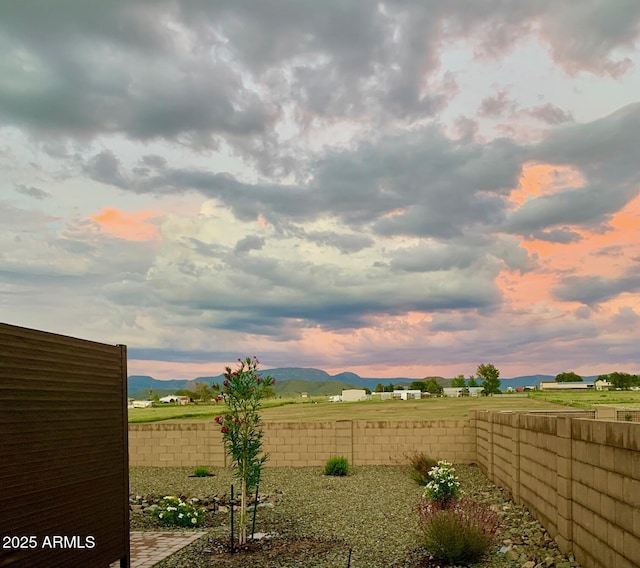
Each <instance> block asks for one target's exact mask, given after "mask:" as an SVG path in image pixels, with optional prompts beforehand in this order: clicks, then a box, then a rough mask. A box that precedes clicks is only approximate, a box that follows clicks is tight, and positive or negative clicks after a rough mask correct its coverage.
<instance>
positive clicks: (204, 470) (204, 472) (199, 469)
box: [193, 466, 211, 477]
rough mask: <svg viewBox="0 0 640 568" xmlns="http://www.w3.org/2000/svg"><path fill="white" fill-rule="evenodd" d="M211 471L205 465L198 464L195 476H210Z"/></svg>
mask: <svg viewBox="0 0 640 568" xmlns="http://www.w3.org/2000/svg"><path fill="white" fill-rule="evenodd" d="M210 475H211V472H210V471H209V470H208V469H207V468H206V467H204V466H198V467H196V469H194V470H193V476H194V477H209V476H210Z"/></svg>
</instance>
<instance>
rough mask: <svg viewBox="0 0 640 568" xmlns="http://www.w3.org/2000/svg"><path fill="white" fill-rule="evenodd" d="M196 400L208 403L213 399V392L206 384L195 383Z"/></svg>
mask: <svg viewBox="0 0 640 568" xmlns="http://www.w3.org/2000/svg"><path fill="white" fill-rule="evenodd" d="M195 392H196V399H197V400H201V401H203V402H209V401H210V400H211V399H212V398H213V396H214V395H213V391H212V390H211V389H210V388H209V385H208V384H207V383H196V391H195Z"/></svg>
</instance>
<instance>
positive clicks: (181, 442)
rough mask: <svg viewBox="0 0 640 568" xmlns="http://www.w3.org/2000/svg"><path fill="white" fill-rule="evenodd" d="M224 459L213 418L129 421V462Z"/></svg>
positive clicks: (152, 463)
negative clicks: (136, 422) (178, 420)
mask: <svg viewBox="0 0 640 568" xmlns="http://www.w3.org/2000/svg"><path fill="white" fill-rule="evenodd" d="M225 459H226V458H225V452H224V446H223V445H222V434H220V428H219V427H218V426H217V425H216V424H215V423H214V422H202V421H200V422H153V423H149V424H129V465H131V466H159V467H184V466H193V467H195V466H199V465H203V466H224V465H226V461H225Z"/></svg>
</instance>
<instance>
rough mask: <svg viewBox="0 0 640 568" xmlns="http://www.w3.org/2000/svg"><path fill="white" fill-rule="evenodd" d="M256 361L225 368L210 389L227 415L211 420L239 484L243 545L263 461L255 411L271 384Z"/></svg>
mask: <svg viewBox="0 0 640 568" xmlns="http://www.w3.org/2000/svg"><path fill="white" fill-rule="evenodd" d="M258 364H259V361H258V359H257V358H256V357H253V359H252V358H250V357H247V358H246V359H244V360H242V359H238V368H237V369H236V370H235V371H232V370H231V368H230V367H226V369H225V373H224V381H223V383H222V385H213V387H212V388H213V390H214V391H216V392H218V393H220V394H219V396H221V397H222V399H223V400H224V402H225V405H226V406H227V410H228V412H227V413H226V414H221V415H219V416H216V417H215V421H216V423H217V424H218V426H220V432H221V433H222V439H223V441H224V444H225V447H226V450H227V454H228V455H229V457H230V458H231V463H232V464H233V470H234V475H235V477H236V479H238V481H240V485H241V488H240V496H241V497H240V499H241V506H240V522H239V526H240V538H239V544H241V545H242V544H245V543H246V539H247V535H246V530H247V515H246V511H247V506H246V501H247V493H248V492H249V491H251V488H252V487H255V485H256V484H257V483H258V481H259V480H260V472H261V470H262V466H263V464H264V463H265V462H266V461H267V457H268V456H267V455H266V454H264V453H263V452H262V436H263V431H262V423H261V421H260V414H259V412H258V411H259V409H260V407H261V406H262V399H263V398H264V397H265V396H266V395H267V393H268V391H269V387H271V385H273V384H274V382H275V380H274V379H273V378H272V377H261V376H260V375H259V374H258Z"/></svg>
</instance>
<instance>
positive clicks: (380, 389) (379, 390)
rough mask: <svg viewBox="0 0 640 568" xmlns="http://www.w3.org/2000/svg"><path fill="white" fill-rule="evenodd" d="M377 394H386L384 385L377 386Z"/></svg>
mask: <svg viewBox="0 0 640 568" xmlns="http://www.w3.org/2000/svg"><path fill="white" fill-rule="evenodd" d="M376 392H384V385H383V384H382V383H378V384H377V385H376Z"/></svg>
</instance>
